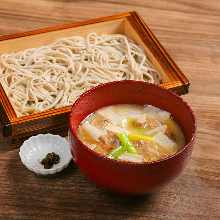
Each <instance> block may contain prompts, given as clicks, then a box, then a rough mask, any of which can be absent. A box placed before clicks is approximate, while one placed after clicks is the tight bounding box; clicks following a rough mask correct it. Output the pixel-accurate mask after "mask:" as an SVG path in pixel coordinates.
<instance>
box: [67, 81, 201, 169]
mask: <svg viewBox="0 0 220 220" xmlns="http://www.w3.org/2000/svg"><path fill="white" fill-rule="evenodd" d="M127 83H130V84H134V83H137V84H143V85H146V86H149V87H155V88H156V89H158V90H163V91H164V92H165V93H167V94H168V95H171V96H174V97H175V98H177V99H178V100H179V101H180V102H183V104H184V105H185V106H186V108H187V109H188V110H189V112H190V114H191V116H192V120H193V132H192V137H191V139H190V140H189V141H188V142H187V144H185V145H184V146H183V147H182V148H181V149H180V150H178V151H177V152H176V153H175V154H172V155H170V156H168V157H165V158H162V159H159V160H155V161H151V162H130V161H124V160H115V159H112V158H109V157H107V156H105V155H101V154H99V153H97V152H96V151H94V150H92V149H90V148H89V147H88V146H87V145H86V144H84V143H83V142H82V141H81V140H80V139H79V138H78V134H77V129H76V130H75V129H74V128H73V126H72V118H73V117H72V111H73V108H75V107H76V106H77V105H78V103H79V102H80V101H81V100H82V99H83V98H84V97H85V96H87V95H89V94H91V93H93V92H95V91H96V90H97V89H100V88H103V87H106V86H112V85H114V84H127ZM131 104H132V103H131ZM180 127H181V125H180ZM69 130H70V132H71V135H73V136H74V138H75V139H76V141H77V142H78V143H79V144H80V145H81V146H83V147H84V148H85V150H86V151H88V153H91V154H92V155H94V156H95V157H97V158H99V159H101V160H107V161H109V162H111V163H115V164H118V165H128V166H151V165H156V164H160V163H162V162H165V161H168V160H171V159H174V158H176V157H177V156H179V155H181V154H182V153H183V152H184V151H185V150H186V149H187V148H189V147H190V146H192V145H193V143H194V141H195V137H196V130H197V122H196V117H195V114H194V112H193V110H192V108H191V107H190V105H189V104H188V103H187V102H186V101H185V100H183V98H182V97H180V96H178V95H177V94H176V93H174V92H172V91H170V90H167V89H164V88H162V87H160V86H159V85H156V84H152V83H148V82H144V81H140V80H121V81H112V82H107V83H102V84H99V85H98V86H95V87H93V88H91V89H89V90H87V91H86V92H84V93H83V94H81V95H80V96H79V97H78V98H77V100H76V101H75V102H74V104H73V105H72V107H71V112H70V114H69ZM69 141H70V140H69ZM71 153H72V145H71Z"/></svg>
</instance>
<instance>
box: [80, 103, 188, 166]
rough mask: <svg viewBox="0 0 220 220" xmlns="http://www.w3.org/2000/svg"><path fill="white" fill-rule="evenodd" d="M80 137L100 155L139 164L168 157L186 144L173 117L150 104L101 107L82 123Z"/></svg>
mask: <svg viewBox="0 0 220 220" xmlns="http://www.w3.org/2000/svg"><path fill="white" fill-rule="evenodd" d="M78 136H79V138H80V140H81V141H82V142H83V143H84V144H85V145H87V146H88V147H89V148H91V149H92V150H94V151H96V152H97V153H99V154H101V155H104V156H107V157H109V158H112V159H115V160H124V161H130V162H136V163H139V162H152V161H156V160H160V159H163V158H166V157H168V156H171V155H173V154H175V153H176V152H177V151H178V150H179V149H180V148H181V147H183V146H184V145H185V138H184V135H183V132H182V130H181V128H180V127H179V125H178V124H177V123H176V121H175V120H174V118H173V117H172V115H171V114H170V113H169V112H167V111H164V110H162V109H159V108H157V107H154V106H151V105H144V106H142V105H135V104H120V105H112V106H107V107H104V108H101V109H99V110H97V111H96V112H94V113H92V114H91V115H89V116H88V117H87V118H85V119H84V120H83V121H82V122H81V123H80V125H79V128H78Z"/></svg>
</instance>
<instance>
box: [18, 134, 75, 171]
mask: <svg viewBox="0 0 220 220" xmlns="http://www.w3.org/2000/svg"><path fill="white" fill-rule="evenodd" d="M52 152H54V153H56V154H58V155H59V156H60V162H59V163H58V164H54V165H53V167H52V168H50V169H45V168H44V167H43V165H42V164H41V160H42V159H43V158H45V156H46V155H47V154H48V153H52ZM19 155H20V158H21V161H22V163H23V164H24V166H26V167H27V168H28V169H29V170H31V171H33V172H35V173H36V174H40V175H48V174H54V173H58V172H60V171H61V170H63V169H64V168H65V167H67V166H68V164H69V163H70V161H71V159H72V155H71V152H70V146H69V143H68V142H67V141H66V139H65V138H63V137H61V136H59V135H52V134H39V135H36V136H32V137H30V138H29V139H27V140H26V141H24V143H23V144H22V146H21V147H20V151H19Z"/></svg>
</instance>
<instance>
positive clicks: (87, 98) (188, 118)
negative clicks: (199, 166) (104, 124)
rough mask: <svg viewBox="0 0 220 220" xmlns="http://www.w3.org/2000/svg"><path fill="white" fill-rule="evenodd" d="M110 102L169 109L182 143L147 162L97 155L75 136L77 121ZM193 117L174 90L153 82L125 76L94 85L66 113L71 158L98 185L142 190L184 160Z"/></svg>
mask: <svg viewBox="0 0 220 220" xmlns="http://www.w3.org/2000/svg"><path fill="white" fill-rule="evenodd" d="M114 104H141V105H144V104H150V105H153V106H156V107H159V108H161V109H164V110H166V111H168V112H170V113H171V114H172V115H173V116H174V118H175V120H176V121H177V122H178V124H179V125H180V126H181V127H182V130H183V132H184V134H185V138H186V145H185V146H184V147H183V148H182V149H181V150H180V151H178V152H177V153H176V154H174V155H172V156H170V157H168V158H165V159H162V160H159V161H155V162H151V163H131V162H125V161H117V160H113V159H109V158H107V157H104V156H101V155H100V154H98V153H96V152H94V151H93V150H91V149H89V148H88V147H87V146H86V145H84V144H83V143H82V142H81V141H80V140H79V138H78V136H77V129H78V126H79V124H80V122H81V121H82V120H83V119H84V118H85V117H86V116H88V115H89V114H90V113H92V112H94V111H96V110H97V109H99V108H101V107H104V106H108V105H114ZM195 130H196V125H195V117H194V114H193V112H192V110H191V108H190V107H189V105H188V104H187V103H186V102H184V101H183V99H182V98H180V97H179V96H177V95H175V94H174V93H172V92H170V91H167V90H165V89H162V88H160V87H158V86H155V85H153V84H148V83H145V82H140V81H132V80H125V81H119V82H111V83H107V84H102V85H100V86H97V87H95V88H93V89H91V90H89V91H87V92H86V93H84V94H82V95H81V96H80V97H79V99H78V100H77V101H76V102H75V103H74V105H73V107H72V112H71V114H70V132H69V136H70V142H71V146H72V154H73V158H74V161H75V162H76V164H77V165H78V166H79V168H80V170H81V171H82V172H83V173H84V174H85V175H86V176H88V177H89V178H90V179H91V180H92V181H94V182H95V183H96V184H97V185H98V186H102V187H105V188H107V189H110V190H112V191H115V192H119V193H123V194H143V193H147V192H152V191H154V190H155V189H157V188H159V187H161V186H163V185H164V184H165V183H168V182H169V181H171V180H172V179H174V178H175V177H176V176H178V175H179V174H180V172H181V171H182V170H183V168H184V167H185V165H186V162H187V161H188V159H189V157H190V155H191V152H192V146H193V142H194V139H195Z"/></svg>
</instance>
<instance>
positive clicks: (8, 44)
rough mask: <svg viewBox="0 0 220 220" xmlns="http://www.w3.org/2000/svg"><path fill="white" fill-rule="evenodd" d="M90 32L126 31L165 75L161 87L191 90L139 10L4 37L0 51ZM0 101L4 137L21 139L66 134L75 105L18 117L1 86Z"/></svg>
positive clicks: (178, 92)
mask: <svg viewBox="0 0 220 220" xmlns="http://www.w3.org/2000/svg"><path fill="white" fill-rule="evenodd" d="M90 32H96V33H98V34H102V33H104V34H113V33H121V34H125V35H126V36H128V37H129V38H131V39H133V40H134V41H135V42H136V43H137V44H139V45H141V46H142V47H143V48H144V50H145V52H146V54H147V55H148V57H149V59H150V60H151V62H152V63H153V65H154V67H155V68H156V69H157V70H158V71H159V72H160V73H161V75H162V77H163V83H162V84H161V85H160V86H161V87H164V88H166V89H170V90H173V91H175V92H176V93H177V94H184V93H187V92H188V87H189V81H188V80H187V78H186V77H185V76H184V74H183V73H182V72H181V71H180V69H179V68H178V67H177V65H176V64H175V62H174V61H173V60H172V59H171V57H170V56H169V55H168V53H167V52H166V51H165V49H164V48H163V47H162V45H161V44H160V43H159V41H158V40H157V38H156V37H155V36H154V34H153V33H152V32H151V30H150V29H149V27H148V26H147V25H146V24H145V23H144V21H143V19H141V18H140V16H139V15H138V14H137V13H136V12H126V13H122V14H117V15H113V16H108V17H101V18H96V19H91V20H87V21H82V22H76V23H71V24H63V25H57V26H54V27H48V28H43V29H38V30H34V31H29V32H24V33H18V34H13V35H6V36H0V53H10V52H16V51H20V50H24V49H26V48H33V47H39V46H42V45H45V44H49V43H51V42H53V41H55V40H56V39H58V38H62V37H69V36H73V35H81V36H85V35H87V34H88V33H90ZM0 100H1V103H0V118H1V123H2V135H3V136H4V137H11V138H13V139H19V138H21V137H27V136H30V135H33V134H37V133H40V132H55V131H56V133H57V132H58V133H63V134H66V131H67V127H68V114H69V112H70V109H71V106H68V107H63V108H59V109H51V110H47V111H43V112H40V113H34V114H31V115H28V116H21V117H17V116H16V113H15V111H14V109H13V107H12V105H11V104H10V101H9V99H8V98H7V95H6V94H5V92H4V89H3V88H2V86H1V85H0Z"/></svg>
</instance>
